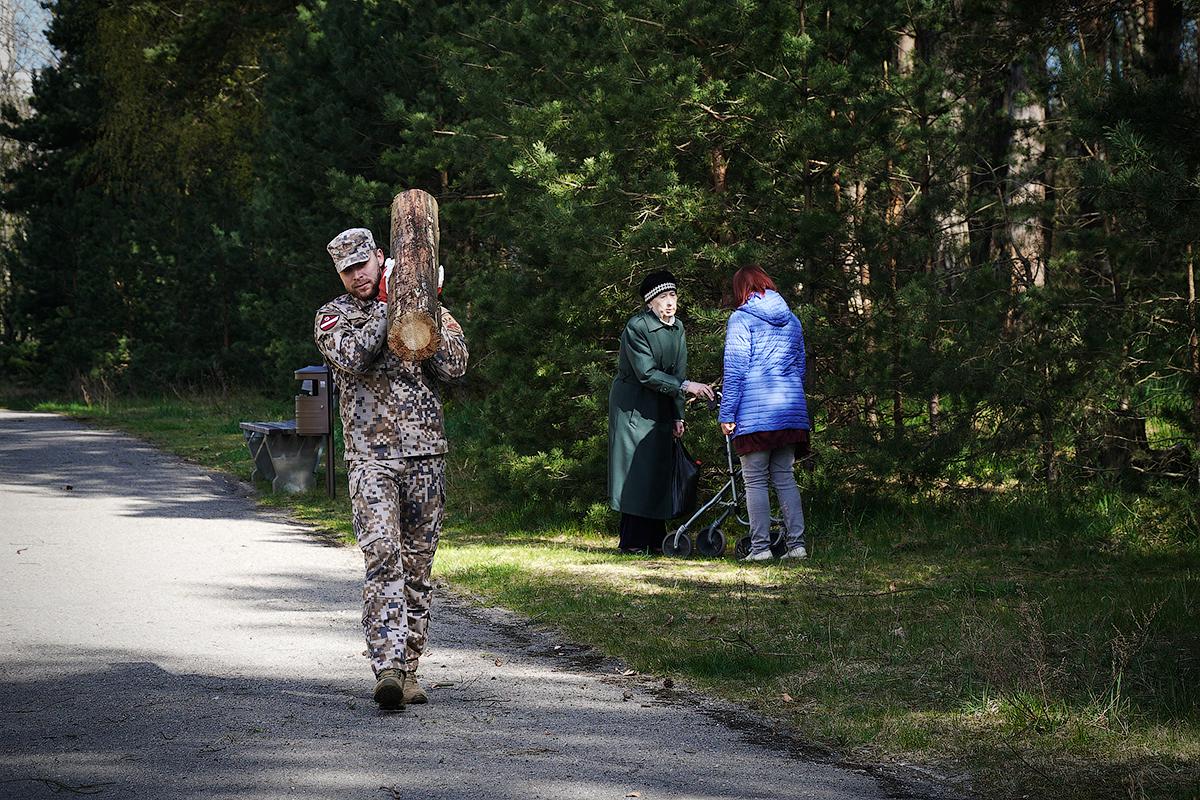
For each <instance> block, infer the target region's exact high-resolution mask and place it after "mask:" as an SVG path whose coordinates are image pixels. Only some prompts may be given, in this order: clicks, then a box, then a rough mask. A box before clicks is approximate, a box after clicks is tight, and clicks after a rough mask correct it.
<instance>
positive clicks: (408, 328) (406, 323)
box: [388, 311, 440, 361]
mask: <svg viewBox="0 0 1200 800" xmlns="http://www.w3.org/2000/svg"><path fill="white" fill-rule="evenodd" d="M439 344H440V337H439V335H438V324H437V321H435V320H434V319H432V318H431V317H430V316H429V315H428V314H426V313H424V312H422V311H407V312H403V313H401V314H398V315H396V317H395V318H394V319H393V320H392V324H391V328H390V330H389V331H388V347H390V348H391V350H392V352H393V353H395V354H396V355H397V356H399V357H400V358H402V359H404V360H405V361H424V360H425V359H427V358H429V357H430V356H432V355H433V354H434V353H436V352H437V349H438V345H439Z"/></svg>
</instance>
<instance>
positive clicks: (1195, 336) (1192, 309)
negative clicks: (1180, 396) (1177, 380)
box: [1187, 244, 1200, 446]
mask: <svg viewBox="0 0 1200 800" xmlns="http://www.w3.org/2000/svg"><path fill="white" fill-rule="evenodd" d="M1187 291H1188V294H1187V297H1188V327H1190V328H1191V333H1190V335H1189V336H1188V364H1189V366H1191V368H1192V426H1193V428H1192V435H1193V436H1194V437H1195V439H1196V444H1197V446H1200V333H1198V332H1197V320H1196V316H1197V310H1196V252H1195V247H1194V246H1193V245H1191V244H1189V245H1188V248H1187Z"/></svg>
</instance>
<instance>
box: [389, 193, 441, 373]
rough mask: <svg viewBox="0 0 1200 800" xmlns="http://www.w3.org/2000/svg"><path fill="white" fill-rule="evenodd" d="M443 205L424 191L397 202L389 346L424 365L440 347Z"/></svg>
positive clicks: (402, 196)
mask: <svg viewBox="0 0 1200 800" xmlns="http://www.w3.org/2000/svg"><path fill="white" fill-rule="evenodd" d="M439 238H440V236H439V233H438V204H437V200H435V199H434V198H433V195H431V194H429V193H428V192H424V191H422V190H420V189H410V190H409V191H407V192H401V193H400V194H398V195H396V197H395V199H394V200H392V239H391V244H392V258H394V259H395V260H396V266H395V267H393V268H392V275H391V278H390V279H389V280H388V347H390V348H391V350H392V352H393V353H395V354H396V355H397V356H399V357H400V358H402V359H404V360H405V361H423V360H425V359H426V358H429V357H430V356H432V355H433V354H434V353H436V352H437V349H438V345H439V344H440V343H441V321H442V317H441V312H440V311H439V310H438V295H437V283H438V242H439Z"/></svg>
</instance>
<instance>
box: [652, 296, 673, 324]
mask: <svg viewBox="0 0 1200 800" xmlns="http://www.w3.org/2000/svg"><path fill="white" fill-rule="evenodd" d="M678 302H679V296H678V295H676V294H675V290H674V289H671V290H669V291H666V292H663V293H662V294H660V295H658V296H657V297H655V298H653V299H651V300H650V302H649V303H648V305H649V306H650V310H651V311H653V312H654V316H656V317H658V318H659V319H660V320H662V321H663V322H664V323H666V324H668V325H670V324H671V323H672V322H674V321H675V311H676V310H677V308H678Z"/></svg>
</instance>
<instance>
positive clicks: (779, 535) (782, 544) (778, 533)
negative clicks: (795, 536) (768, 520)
mask: <svg viewBox="0 0 1200 800" xmlns="http://www.w3.org/2000/svg"><path fill="white" fill-rule="evenodd" d="M787 551H788V546H787V531H786V530H784V529H783V526H781V525H772V526H771V555H773V556H775V557H776V558H781V557H782V556H783V554H784V553H786V552H787Z"/></svg>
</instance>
